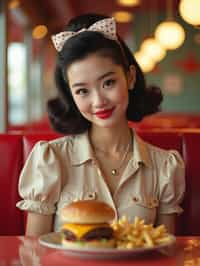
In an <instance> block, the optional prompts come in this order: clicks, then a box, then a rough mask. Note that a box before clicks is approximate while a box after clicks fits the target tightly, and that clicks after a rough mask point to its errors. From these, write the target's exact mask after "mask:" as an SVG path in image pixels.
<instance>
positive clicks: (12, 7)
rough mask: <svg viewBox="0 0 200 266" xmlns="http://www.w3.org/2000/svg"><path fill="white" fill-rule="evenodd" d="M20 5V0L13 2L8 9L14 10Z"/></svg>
mask: <svg viewBox="0 0 200 266" xmlns="http://www.w3.org/2000/svg"><path fill="white" fill-rule="evenodd" d="M19 5H20V2H19V0H12V1H10V2H9V4H8V8H10V9H14V8H17V7H19Z"/></svg>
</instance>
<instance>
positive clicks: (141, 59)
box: [134, 50, 155, 73]
mask: <svg viewBox="0 0 200 266" xmlns="http://www.w3.org/2000/svg"><path fill="white" fill-rule="evenodd" d="M134 57H135V59H136V61H137V63H138V64H139V66H140V67H141V69H142V71H143V72H145V73H147V72H151V71H152V70H153V69H154V67H155V61H153V59H152V58H151V57H149V56H148V55H146V54H145V53H144V52H143V51H141V50H140V51H138V52H136V53H135V54H134Z"/></svg>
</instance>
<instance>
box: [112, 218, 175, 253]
mask: <svg viewBox="0 0 200 266" xmlns="http://www.w3.org/2000/svg"><path fill="white" fill-rule="evenodd" d="M111 226H112V228H113V230H114V237H115V239H116V247H117V248H119V249H120V248H125V249H133V248H139V247H154V246H156V245H160V244H164V243H167V242H169V241H170V240H171V236H170V235H169V234H168V232H167V230H166V228H165V226H164V225H160V226H157V227H153V225H152V224H145V223H144V220H142V219H139V218H138V217H137V216H136V217H135V219H134V222H133V223H130V222H129V221H128V219H127V217H125V216H123V217H122V218H121V219H119V220H118V221H116V222H113V223H112V224H111Z"/></svg>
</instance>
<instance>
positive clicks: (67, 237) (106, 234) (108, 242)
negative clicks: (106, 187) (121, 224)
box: [61, 200, 115, 248]
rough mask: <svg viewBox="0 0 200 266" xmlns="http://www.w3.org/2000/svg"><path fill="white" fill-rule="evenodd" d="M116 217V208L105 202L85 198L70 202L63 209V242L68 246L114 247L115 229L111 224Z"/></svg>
mask: <svg viewBox="0 0 200 266" xmlns="http://www.w3.org/2000/svg"><path fill="white" fill-rule="evenodd" d="M114 217H115V212H114V210H113V209H112V208H111V207H110V206H109V205H108V204H106V203H105V202H101V201H93V200H83V201H75V202H72V203H70V204H69V205H67V206H65V207H64V208H63V209H62V210H61V218H62V221H63V225H62V228H61V231H62V235H63V237H62V244H63V245H64V246H65V247H68V248H76V247H80V246H82V247H100V248H110V247H114V245H115V241H114V236H113V229H112V228H111V226H110V224H109V222H111V221H112V220H113V219H114Z"/></svg>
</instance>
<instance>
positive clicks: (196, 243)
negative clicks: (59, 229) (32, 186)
mask: <svg viewBox="0 0 200 266" xmlns="http://www.w3.org/2000/svg"><path fill="white" fill-rule="evenodd" d="M85 263H87V266H90V265H92V266H96V265H105V266H108V265H109V266H112V265H113V266H114V265H115V266H116V265H120V266H122V265H123V266H126V265H137V266H144V265H148V266H151V265H152V266H157V265H159V266H160V265H162V266H171V265H176V266H179V265H184V266H187V265H188V266H189V265H190V266H191V265H200V236H199V237H177V241H176V244H175V245H173V246H172V247H170V248H167V249H162V250H161V251H151V252H148V253H146V254H145V253H143V254H138V255H137V256H134V257H127V258H123V259H122V258H121V259H119V258H118V259H113V258H112V259H104V258H102V259H95V258H87V259H86V258H82V257H78V256H70V255H68V254H66V253H65V252H63V251H62V250H58V249H52V248H47V247H44V246H43V245H41V244H40V243H39V242H38V239H37V238H32V237H25V236H0V266H4V265H14V266H18V265H23V266H32V265H34V266H40V265H46V266H50V265H52V266H53V265H54V266H55V265H56V266H57V265H58V266H59V265H60V266H62V265H63V266H64V265H65V266H66V265H70V266H71V265H73V266H81V265H85Z"/></svg>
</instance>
